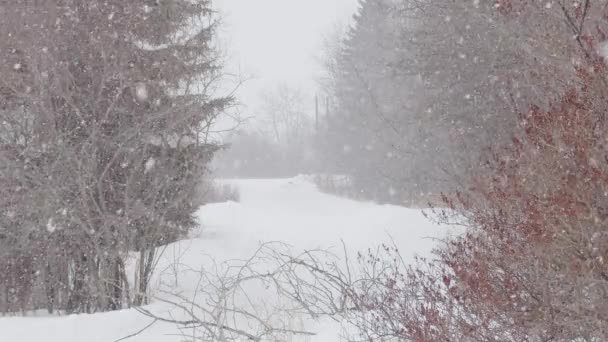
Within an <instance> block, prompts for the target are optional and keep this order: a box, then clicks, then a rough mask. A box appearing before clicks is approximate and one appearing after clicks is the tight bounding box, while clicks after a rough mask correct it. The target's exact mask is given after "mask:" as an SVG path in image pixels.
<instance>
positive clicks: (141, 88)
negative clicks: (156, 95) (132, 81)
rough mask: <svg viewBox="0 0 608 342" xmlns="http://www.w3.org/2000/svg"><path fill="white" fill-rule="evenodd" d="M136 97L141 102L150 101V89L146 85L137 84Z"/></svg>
mask: <svg viewBox="0 0 608 342" xmlns="http://www.w3.org/2000/svg"><path fill="white" fill-rule="evenodd" d="M135 97H136V98H137V100H138V101H140V102H145V101H146V100H148V87H147V86H146V84H145V83H141V82H140V83H137V85H136V86H135Z"/></svg>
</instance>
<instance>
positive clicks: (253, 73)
mask: <svg viewBox="0 0 608 342" xmlns="http://www.w3.org/2000/svg"><path fill="white" fill-rule="evenodd" d="M215 4H216V5H217V6H218V7H219V9H220V11H221V12H222V17H223V25H222V28H221V30H220V34H221V41H222V45H224V47H225V49H226V50H227V51H228V54H229V57H230V58H229V67H228V70H230V71H231V72H240V73H241V74H242V75H244V76H249V77H252V78H253V79H252V80H249V81H248V82H246V83H245V84H244V85H243V86H242V88H241V91H240V93H239V97H240V100H241V101H242V102H243V103H244V104H245V105H246V106H247V107H246V108H244V109H243V111H244V112H245V114H246V115H247V116H249V115H256V114H260V113H256V112H259V94H260V93H261V92H262V91H263V90H264V89H272V88H273V87H276V86H277V85H278V84H280V83H287V84H289V85H292V86H297V87H302V88H303V89H305V90H307V91H309V92H311V93H314V85H315V83H314V80H315V77H316V76H317V75H318V74H319V72H320V68H319V65H318V61H317V60H316V58H317V57H318V56H320V54H321V51H320V50H321V47H322V42H323V39H324V37H326V36H327V35H328V34H330V33H331V32H332V31H333V30H334V28H335V27H336V25H348V24H349V23H350V20H351V18H352V15H353V14H354V13H355V11H356V9H357V7H358V3H357V0H216V1H215Z"/></svg>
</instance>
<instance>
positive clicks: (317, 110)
mask: <svg viewBox="0 0 608 342" xmlns="http://www.w3.org/2000/svg"><path fill="white" fill-rule="evenodd" d="M315 132H316V133H319V95H315Z"/></svg>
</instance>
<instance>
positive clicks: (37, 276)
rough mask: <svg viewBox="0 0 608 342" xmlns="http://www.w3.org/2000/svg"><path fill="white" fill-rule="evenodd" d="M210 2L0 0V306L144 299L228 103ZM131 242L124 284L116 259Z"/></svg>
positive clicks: (121, 261)
mask: <svg viewBox="0 0 608 342" xmlns="http://www.w3.org/2000/svg"><path fill="white" fill-rule="evenodd" d="M210 6H211V4H210V1H208V0H197V1H179V0H177V1H160V2H159V1H126V2H125V1H119V0H116V1H115V0H104V1H71V0H48V1H28V0H15V1H10V2H2V3H1V4H0V32H2V41H1V42H0V76H1V77H0V189H1V190H0V191H1V192H2V198H1V199H0V208H1V211H2V213H1V214H0V308H1V310H3V311H4V312H7V311H9V312H13V311H17V310H24V311H25V310H31V309H40V308H46V309H48V310H49V311H54V310H65V311H68V312H93V311H100V310H114V309H119V308H122V307H124V306H126V305H130V304H136V305H137V304H142V303H144V302H145V301H146V290H147V285H148V282H149V278H150V276H151V272H152V267H153V263H154V262H155V259H156V257H157V254H156V253H157V252H156V247H158V246H159V245H161V244H166V243H168V242H170V241H173V240H175V239H177V238H179V237H180V236H181V235H182V234H184V233H185V232H187V231H188V229H189V228H190V227H192V226H193V225H194V223H195V222H194V219H193V216H192V215H193V212H194V210H196V209H197V207H198V206H199V203H196V201H195V196H194V195H195V194H194V193H193V191H194V190H193V189H196V188H197V186H196V184H197V183H198V182H199V181H200V180H202V176H203V174H204V173H205V171H206V165H207V163H208V162H209V161H210V159H211V157H212V155H213V153H214V151H215V150H216V146H214V145H213V144H210V143H207V142H206V141H207V140H206V139H204V138H205V137H204V136H203V135H204V132H206V131H207V130H206V127H209V125H210V124H211V123H212V122H213V120H214V119H215V118H216V117H217V116H218V115H219V114H220V113H221V111H222V110H223V109H224V108H225V107H226V106H227V105H229V104H230V103H231V99H230V98H222V97H214V94H216V93H217V89H216V88H215V84H216V81H217V80H218V79H219V77H220V76H221V74H220V68H219V67H220V65H219V64H218V59H217V57H218V56H217V52H216V51H215V49H214V48H213V44H212V38H213V37H214V32H215V27H216V23H215V21H214V19H213V18H214V15H213V11H212V9H211V7H210ZM129 252H138V254H139V257H138V265H137V267H136V268H137V271H136V275H135V282H136V283H135V284H129V282H128V279H130V278H131V277H128V276H127V274H126V268H125V260H126V258H127V256H128V254H129Z"/></svg>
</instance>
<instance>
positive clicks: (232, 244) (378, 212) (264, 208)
mask: <svg viewBox="0 0 608 342" xmlns="http://www.w3.org/2000/svg"><path fill="white" fill-rule="evenodd" d="M225 182H228V183H230V184H233V185H234V186H236V187H238V189H239V190H240V202H239V203H234V202H226V203H219V204H212V205H207V206H204V207H202V208H201V209H200V211H199V219H200V223H201V229H200V230H199V231H196V232H194V233H193V235H192V238H191V239H189V240H185V241H182V242H179V243H175V244H172V245H170V246H168V247H167V248H166V250H165V251H164V253H163V256H162V258H161V260H160V262H159V265H158V271H157V273H156V277H155V280H154V284H153V285H152V288H153V294H154V295H155V296H158V297H159V298H168V297H166V295H165V294H163V289H165V290H166V289H169V291H171V292H174V293H177V294H179V295H181V296H184V297H185V298H190V297H192V296H194V294H195V293H196V289H197V286H198V285H200V273H199V272H198V270H200V269H201V268H202V267H206V268H207V269H208V267H209V266H210V265H211V260H214V261H215V262H216V263H219V264H221V262H222V261H224V260H231V259H244V258H248V257H249V256H251V255H252V254H253V253H254V252H255V251H256V250H257V249H258V248H259V246H260V244H261V243H264V242H269V241H281V242H284V243H286V244H288V245H289V246H290V247H289V250H290V251H292V252H293V253H296V254H297V253H298V252H299V251H304V250H310V249H316V248H322V249H327V248H329V249H330V250H336V251H337V252H341V251H342V241H343V242H344V244H345V245H346V246H347V247H348V250H349V251H350V252H353V253H354V252H355V251H359V250H366V249H367V248H370V247H375V246H377V245H379V244H381V243H383V242H390V241H391V240H392V241H393V242H394V243H396V244H397V246H398V247H399V249H400V250H401V253H402V254H403V255H404V257H406V258H410V257H412V256H413V255H414V254H428V252H429V250H430V249H431V248H432V246H433V245H434V244H435V242H434V241H433V239H432V238H430V237H437V236H443V235H444V234H445V233H446V228H445V227H438V226H436V225H434V224H433V223H431V222H429V221H427V220H426V219H425V218H424V216H423V215H422V213H421V212H420V211H419V210H413V209H406V208H402V207H398V206H390V205H377V204H374V203H363V202H357V201H352V200H348V199H344V198H338V197H335V196H331V195H328V194H323V193H320V192H319V191H318V190H317V189H316V188H315V186H314V185H313V184H312V183H311V182H309V181H308V180H307V179H306V177H296V178H292V179H274V180H231V181H225ZM391 243H392V242H391ZM252 291H256V290H252ZM252 295H253V296H256V294H255V293H253V294H252ZM257 295H260V294H257ZM263 295H264V296H268V293H264V294H263ZM197 300H202V299H200V298H199V299H197ZM264 300H268V301H269V302H270V301H272V298H265V299H264ZM147 309H148V310H150V311H152V312H154V313H155V314H159V315H165V317H169V316H168V315H169V314H170V312H172V311H170V307H169V305H168V304H166V303H161V302H158V301H157V302H155V303H153V304H151V305H149V306H148V307H147ZM151 322H152V319H151V318H149V317H146V316H145V315H143V314H141V313H140V312H138V311H136V310H134V309H130V310H123V311H119V312H111V313H102V314H94V315H72V316H62V317H45V316H36V317H5V318H0V341H2V342H4V341H6V342H85V341H86V342H114V341H117V340H119V339H121V338H123V337H125V336H128V335H130V334H133V333H135V332H138V331H139V330H141V329H142V328H144V327H146V326H147V325H148V324H150V323H151ZM306 328H307V329H311V330H313V331H316V332H318V335H316V336H311V337H307V338H306V340H308V341H339V340H340V338H339V333H340V332H339V329H338V328H337V327H336V325H335V324H325V323H319V324H313V325H312V326H311V325H310V324H307V325H306ZM181 333H190V332H187V331H186V332H181ZM181 333H180V331H179V330H177V329H176V327H175V326H174V325H173V324H170V323H165V322H157V323H155V324H153V325H152V326H150V327H149V328H148V329H145V330H144V331H143V332H141V333H140V334H138V335H136V336H133V337H131V338H129V339H126V340H125V341H133V342H165V341H166V342H177V341H183V340H184V336H182V335H181Z"/></svg>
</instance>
